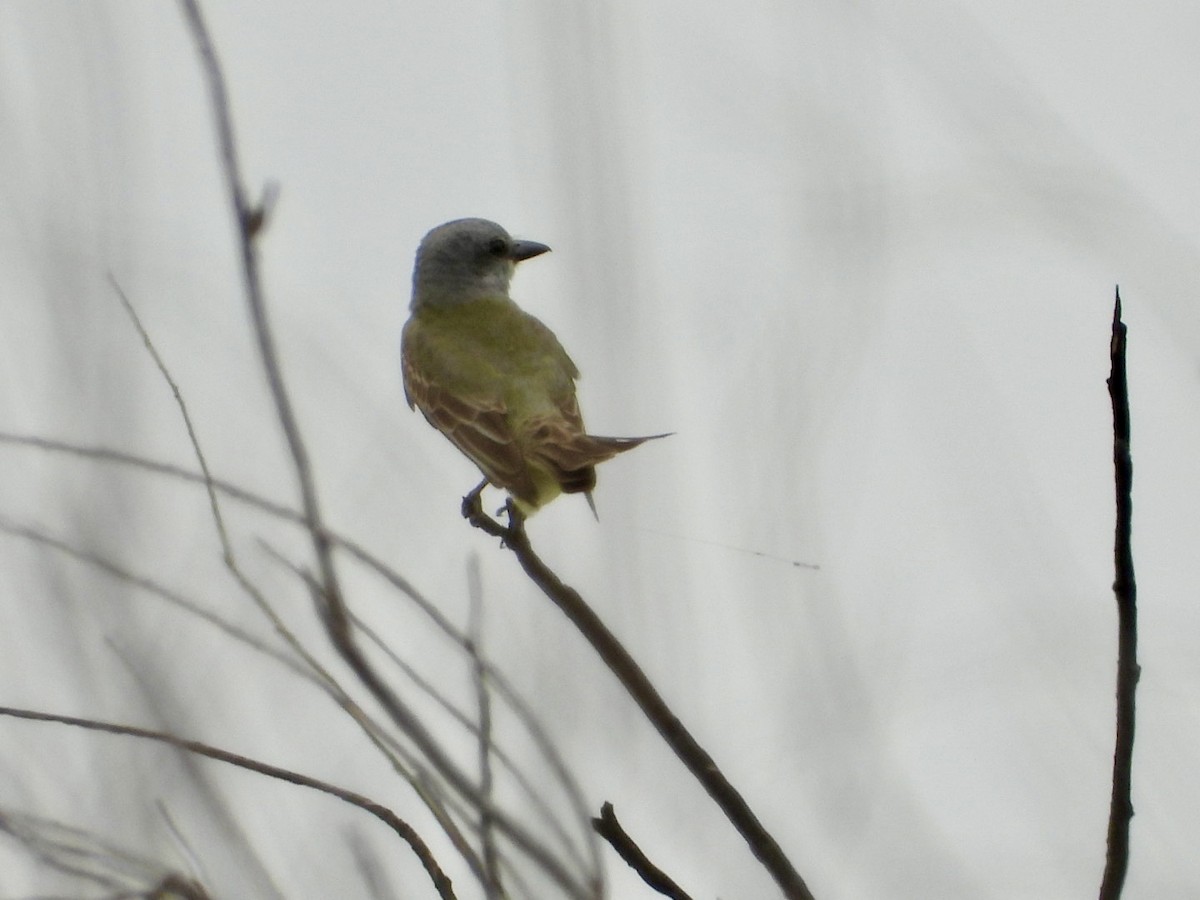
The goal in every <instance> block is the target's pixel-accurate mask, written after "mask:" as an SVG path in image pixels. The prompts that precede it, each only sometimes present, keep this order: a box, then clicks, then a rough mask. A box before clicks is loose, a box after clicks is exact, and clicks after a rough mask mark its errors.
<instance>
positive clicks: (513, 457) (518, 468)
mask: <svg viewBox="0 0 1200 900" xmlns="http://www.w3.org/2000/svg"><path fill="white" fill-rule="evenodd" d="M402 361H403V374H404V396H405V399H406V400H407V401H408V405H409V406H410V407H412V408H414V409H418V410H420V411H421V414H422V415H423V416H424V417H425V419H426V421H428V422H429V424H430V425H432V426H433V427H434V428H436V429H437V430H438V431H440V432H441V433H442V434H444V435H445V436H446V437H447V438H449V440H450V443H452V444H454V446H455V447H457V448H458V449H459V450H460V451H461V452H462V453H463V454H464V455H465V456H466V457H467V458H468V459H470V460H471V461H472V462H473V463H475V465H477V466H479V469H480V471H482V472H483V474H484V476H485V477H486V478H487V480H488V481H490V482H491V483H492V484H494V485H496V486H497V487H500V488H503V489H504V490H506V491H509V492H510V493H512V494H513V495H514V496H516V497H517V498H518V499H521V500H524V501H525V502H527V503H535V504H536V502H537V487H536V486H535V485H534V483H533V480H532V478H530V475H529V470H528V466H527V465H526V463H525V458H524V456H523V454H522V452H521V447H520V445H519V444H518V442H517V440H516V437H515V435H514V434H513V432H512V429H511V428H510V427H509V424H508V419H507V416H506V415H505V412H506V411H505V408H504V404H503V403H502V402H500V401H484V400H482V399H480V398H464V397H458V396H455V395H454V394H452V393H450V392H449V391H447V390H445V389H443V388H440V387H438V386H436V385H434V384H431V383H430V382H429V380H428V379H426V378H425V377H424V375H422V373H421V372H420V371H419V370H418V369H417V367H416V366H415V365H414V364H413V360H412V354H409V353H405V354H403V356H402Z"/></svg>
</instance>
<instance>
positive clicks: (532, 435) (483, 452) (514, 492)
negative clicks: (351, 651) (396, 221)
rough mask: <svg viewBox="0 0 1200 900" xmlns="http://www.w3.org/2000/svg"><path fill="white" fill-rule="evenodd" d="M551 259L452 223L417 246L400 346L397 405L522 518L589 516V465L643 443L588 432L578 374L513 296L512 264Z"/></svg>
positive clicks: (499, 232) (463, 222)
mask: <svg viewBox="0 0 1200 900" xmlns="http://www.w3.org/2000/svg"><path fill="white" fill-rule="evenodd" d="M549 250H550V248H549V247H547V246H546V245H545V244H539V243H537V242H536V241H518V240H514V239H513V238H512V237H511V236H510V235H509V234H508V232H507V231H505V230H504V229H503V228H501V227H500V226H499V225H497V224H496V223H495V222H489V221H487V220H486V219H457V220H455V221H453V222H447V223H445V224H444V225H439V226H438V227H437V228H434V229H433V230H432V231H430V232H429V233H428V234H427V235H425V237H424V238H423V239H422V241H421V244H420V246H419V247H418V248H417V259H416V264H415V265H414V267H413V292H412V303H411V304H410V306H409V308H410V310H411V315H410V316H409V319H408V322H407V323H405V325H404V332H403V335H402V337H401V342H400V346H401V362H402V366H403V370H404V396H405V399H407V400H408V405H409V407H410V408H414V409H419V410H420V411H421V414H422V415H424V416H425V418H426V419H427V420H428V422H429V424H430V425H432V426H433V427H434V428H436V429H437V430H438V431H440V432H441V433H442V434H444V435H445V436H446V437H448V438H449V439H450V442H451V443H453V444H454V446H456V447H457V448H458V449H459V450H461V451H462V452H463V453H464V454H466V456H467V457H468V458H469V459H470V460H471V461H472V462H474V463H475V465H477V466H479V468H480V470H481V471H482V472H483V475H484V481H483V482H482V483H481V484H480V485H479V487H478V488H476V489H475V491H473V492H472V493H473V494H475V493H477V492H478V491H480V490H482V488H483V487H484V486H485V485H486V484H488V483H489V482H490V483H491V484H494V485H495V486H496V487H499V488H502V489H503V490H505V491H508V493H509V494H510V495H511V496H512V498H513V501H514V502H515V503H516V506H517V508H518V509H519V510H520V511H521V512H522V513H523V514H525V515H530V514H532V513H534V512H536V511H537V510H538V509H539V508H540V507H542V506H545V505H546V504H547V503H549V502H550V501H551V500H553V499H554V498H555V497H557V496H558V495H559V494H560V493H564V492H565V493H568V494H576V493H583V494H584V495H585V496H586V497H587V501H588V505H589V506H590V507H591V509H592V513H593V514H595V512H596V506H595V503H594V502H593V500H592V489H593V488H594V487H595V486H596V465H597V463H602V462H604V461H605V460H607V459H611V458H612V457H614V456H616V455H617V454H618V453H623V452H624V451H626V450H632V449H633V448H634V447H636V446H638V445H639V444H641V443H644V442H645V441H649V440H653V439H654V438H660V437H666V435H663V434H655V435H649V436H647V437H633V438H617V437H599V436H597V435H593V434H588V433H587V432H586V431H584V427H583V417H582V416H581V415H580V413H579V401H578V400H577V399H576V397H575V379H577V378H578V377H579V369H577V368H576V367H575V363H574V362H572V361H571V357H569V356H568V355H567V351H565V350H564V349H563V348H562V344H560V343H559V342H558V338H556V337H555V336H554V332H552V331H551V330H550V329H549V328H547V327H546V326H545V325H543V324H542V323H541V322H540V321H538V320H537V319H535V318H534V317H533V316H531V315H529V313H527V312H525V311H523V310H522V309H521V308H520V307H519V306H517V304H516V303H514V302H513V301H512V299H511V298H510V297H509V296H508V285H509V282H510V281H511V280H512V276H513V272H514V271H515V270H516V266H517V263H519V262H521V261H523V260H526V259H531V258H533V257H535V256H540V255H541V254H543V253H546V252H548V251H549Z"/></svg>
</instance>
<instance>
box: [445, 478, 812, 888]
mask: <svg viewBox="0 0 1200 900" xmlns="http://www.w3.org/2000/svg"><path fill="white" fill-rule="evenodd" d="M507 510H508V516H509V524H508V526H507V527H505V526H504V525H501V524H500V523H499V522H497V521H496V520H495V519H493V518H491V517H490V516H488V515H487V514H486V513H484V511H483V501H482V499H481V496H480V493H479V492H478V491H473V492H472V493H471V494H468V495H467V496H466V497H464V498H463V504H462V513H463V517H464V518H466V519H467V520H468V521H469V522H470V523H471V524H472V525H474V526H475V527H476V528H478V529H480V530H482V531H484V532H486V533H488V534H490V535H492V536H493V537H498V538H500V540H501V542H502V544H503V546H504V547H506V548H507V549H509V550H511V551H512V552H513V555H515V556H516V558H517V562H519V563H520V565H521V568H522V569H524V570H525V574H526V575H528V576H529V578H530V579H531V580H532V581H533V583H534V584H536V585H537V586H538V587H539V588H541V590H542V593H544V594H545V595H546V596H547V597H549V598H550V600H551V601H553V603H554V605H555V606H557V607H558V608H559V609H560V610H561V611H562V612H563V614H564V615H566V617H567V618H568V619H570V620H571V622H572V624H573V625H574V626H575V627H576V628H578V629H579V631H580V633H581V634H582V635H583V636H584V637H585V638H586V639H587V641H588V643H590V644H591V645H592V649H594V650H595V651H596V652H597V653H598V654H599V655H600V658H601V659H602V660H604V663H605V664H606V665H607V666H608V668H609V669H610V670H611V671H612V673H613V674H614V675H616V676H617V680H618V681H620V682H621V685H622V686H623V687H624V688H625V690H626V692H627V693H628V694H629V695H630V696H631V697H632V698H633V700H634V702H635V703H637V705H638V706H639V707H641V709H642V712H643V713H645V714H646V718H648V719H649V720H650V723H651V724H652V725H653V726H654V727H655V729H656V730H657V731H658V733H659V734H660V735H661V736H662V738H663V740H665V741H666V742H667V746H669V747H670V748H671V749H672V750H673V751H674V752H675V755H676V756H678V757H679V759H680V761H681V762H682V763H683V764H684V765H685V766H687V768H688V771H690V772H691V773H692V775H693V776H694V777H695V778H696V780H697V781H699V782H700V784H701V785H703V787H704V789H705V790H706V791H707V792H708V795H709V796H710V797H712V798H713V800H714V801H716V803H717V806H719V807H720V808H721V811H722V812H723V813H725V817H726V818H727V819H729V821H730V823H732V825H733V827H734V828H736V829H737V830H738V832H739V833H740V834H741V835H742V837H743V838H745V840H746V843H747V844H749V845H750V851H751V852H752V853H753V854H754V855H755V856H756V857H757V858H758V860H759V862H761V863H762V864H763V867H764V868H766V870H767V871H768V872H770V873H771V876H772V877H773V878H774V879H775V882H776V884H778V885H779V887H780V889H781V890H782V891H783V895H784V897H786V898H788V900H813V895H812V893H811V892H810V891H809V890H808V886H807V885H806V884H805V883H804V879H803V878H801V877H800V873H799V872H797V871H796V869H795V867H794V866H793V865H792V863H791V861H790V860H789V859H788V858H787V856H786V855H785V854H784V852H783V849H782V848H781V847H780V846H779V843H778V841H776V840H775V838H774V837H773V836H772V835H771V834H770V832H768V831H767V829H766V828H764V827H763V824H762V823H761V822H759V820H758V817H757V816H755V815H754V812H753V810H751V809H750V806H749V804H748V803H746V801H745V799H744V798H743V797H742V795H741V794H740V793H738V791H737V789H736V788H735V787H734V786H733V785H732V784H731V783H730V782H729V780H728V779H727V778H726V777H725V775H724V774H723V773H722V772H721V770H720V769H719V768H717V764H716V763H715V762H714V761H713V758H712V757H711V756H709V755H708V752H707V751H706V750H705V749H704V748H703V747H701V746H700V744H699V743H698V742H697V741H696V739H695V738H694V737H692V734H691V732H689V731H688V730H687V728H685V727H684V725H683V723H682V722H681V721H680V720H679V717H678V716H676V715H675V713H674V712H673V711H672V710H671V708H670V707H669V706H668V705H667V702H666V701H665V700H663V698H662V696H661V695H660V694H659V693H658V691H657V689H656V688H655V687H654V685H653V684H652V683H651V681H650V679H649V678H648V677H646V673H645V672H643V671H642V669H641V667H640V666H639V665H638V664H637V662H636V661H635V660H634V658H633V657H632V656H631V655H630V654H629V651H628V650H626V649H625V647H624V646H622V644H621V642H620V641H618V640H617V638H616V636H615V635H614V634H613V633H612V632H611V631H609V629H608V626H607V625H605V624H604V622H603V621H602V620H601V619H600V617H599V616H598V615H596V613H595V611H594V610H593V609H592V608H591V607H590V606H588V604H587V602H586V601H585V600H584V599H583V597H581V596H580V595H579V593H578V591H576V590H575V589H574V588H572V587H570V586H569V585H567V584H564V583H563V581H562V580H561V579H560V578H559V577H558V576H557V575H556V574H555V573H554V572H553V571H551V569H550V568H549V566H547V565H546V564H545V563H544V562H542V560H541V558H540V557H539V556H538V555H537V554H536V553H535V552H534V550H533V546H532V544H530V541H529V535H528V534H527V533H526V531H525V521H524V517H523V516H522V515H521V514H520V512H519V511H518V510H517V509H516V508H515V507H514V506H513V504H512V501H511V500H510V501H509V504H508V507H507Z"/></svg>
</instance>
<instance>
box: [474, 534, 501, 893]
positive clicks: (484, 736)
mask: <svg viewBox="0 0 1200 900" xmlns="http://www.w3.org/2000/svg"><path fill="white" fill-rule="evenodd" d="M467 596H468V598H469V600H470V604H471V605H470V613H469V622H468V626H467V633H468V635H469V636H470V644H469V647H468V649H469V650H470V653H471V663H472V665H471V676H472V680H473V681H474V682H475V697H476V700H477V702H478V704H479V728H478V729H477V730H476V734H477V736H478V738H479V741H478V744H479V794H480V796H481V797H482V798H483V800H484V803H483V805H482V806H481V807H480V809H479V842H480V845H481V846H482V848H483V864H484V868H485V869H486V871H487V880H486V881H485V882H484V885H483V889H484V895H485V896H486V897H487V898H488V900H492V898H495V897H500V896H503V894H504V891H503V890H502V889H501V887H500V865H499V860H500V857H499V855H498V853H497V852H496V829H495V824H494V823H493V821H492V814H491V806H492V803H493V792H492V786H493V782H494V779H493V776H492V697H491V691H490V690H489V688H488V683H487V666H486V665H485V664H484V662H483V585H482V583H481V578H480V575H479V555H478V554H475V553H472V554H471V557H470V558H469V559H468V560H467Z"/></svg>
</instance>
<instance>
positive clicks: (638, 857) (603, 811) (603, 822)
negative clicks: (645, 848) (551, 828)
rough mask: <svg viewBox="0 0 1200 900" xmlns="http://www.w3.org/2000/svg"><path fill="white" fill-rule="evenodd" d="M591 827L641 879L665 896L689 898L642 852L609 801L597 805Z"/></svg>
mask: <svg viewBox="0 0 1200 900" xmlns="http://www.w3.org/2000/svg"><path fill="white" fill-rule="evenodd" d="M592 827H593V828H594V829H596V834H598V835H600V837H602V838H604V839H605V840H606V841H608V842H609V844H611V845H612V848H613V849H614V850H616V851H617V855H618V856H620V857H621V859H623V860H625V862H626V863H627V864H628V865H629V868H631V869H633V871H635V872H637V873H638V875H640V876H641V877H642V881H644V882H646V884H648V885H650V887H652V888H654V889H655V890H656V891H658V892H659V893H660V894H662V895H663V896H664V897H670V898H671V900H692V898H691V896H690V895H689V894H688V893H687V892H686V891H684V889H683V888H681V887H680V886H679V885H677V884H676V883H675V882H674V880H672V878H671V877H670V876H669V875H667V873H666V872H664V871H663V870H662V869H660V868H659V867H658V866H656V865H655V864H654V863H652V862H650V858H649V857H648V856H646V854H645V853H643V852H642V848H641V847H639V846H638V845H637V843H636V842H635V841H634V840H633V838H631V837H630V836H629V833H628V832H626V831H625V829H624V828H622V827H621V823H620V822H618V821H617V814H616V812H615V811H614V810H613V805H612V804H611V803H605V804H604V805H603V806H601V807H600V817H599V818H596V819H592Z"/></svg>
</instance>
